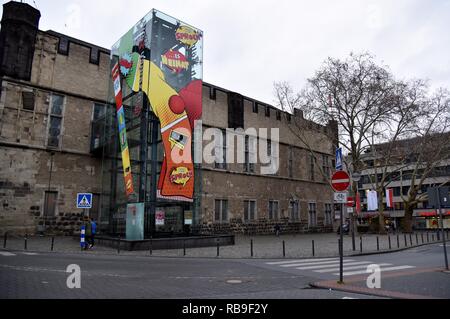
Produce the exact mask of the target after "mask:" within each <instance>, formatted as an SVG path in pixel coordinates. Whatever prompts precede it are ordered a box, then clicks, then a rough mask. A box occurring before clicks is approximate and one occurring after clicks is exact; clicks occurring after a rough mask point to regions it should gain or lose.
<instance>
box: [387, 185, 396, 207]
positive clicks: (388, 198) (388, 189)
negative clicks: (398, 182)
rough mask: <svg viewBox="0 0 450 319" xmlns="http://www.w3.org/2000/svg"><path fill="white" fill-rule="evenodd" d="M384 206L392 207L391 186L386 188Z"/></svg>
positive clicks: (392, 192)
mask: <svg viewBox="0 0 450 319" xmlns="http://www.w3.org/2000/svg"><path fill="white" fill-rule="evenodd" d="M386 207H389V208H392V207H394V190H393V189H392V188H386Z"/></svg>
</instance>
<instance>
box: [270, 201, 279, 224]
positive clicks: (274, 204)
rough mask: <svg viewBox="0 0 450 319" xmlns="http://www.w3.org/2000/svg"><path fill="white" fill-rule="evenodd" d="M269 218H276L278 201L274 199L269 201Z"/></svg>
mask: <svg viewBox="0 0 450 319" xmlns="http://www.w3.org/2000/svg"><path fill="white" fill-rule="evenodd" d="M269 219H270V220H278V201H276V200H270V201H269Z"/></svg>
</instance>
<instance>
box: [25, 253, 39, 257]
mask: <svg viewBox="0 0 450 319" xmlns="http://www.w3.org/2000/svg"><path fill="white" fill-rule="evenodd" d="M22 254H24V255H27V256H36V255H38V254H37V253H22Z"/></svg>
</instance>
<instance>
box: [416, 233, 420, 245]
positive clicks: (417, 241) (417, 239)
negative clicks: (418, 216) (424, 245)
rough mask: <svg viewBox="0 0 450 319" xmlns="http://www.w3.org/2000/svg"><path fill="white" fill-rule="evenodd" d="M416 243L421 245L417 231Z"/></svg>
mask: <svg viewBox="0 0 450 319" xmlns="http://www.w3.org/2000/svg"><path fill="white" fill-rule="evenodd" d="M416 245H419V235H418V234H417V233H416Z"/></svg>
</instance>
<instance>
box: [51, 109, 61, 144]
mask: <svg viewBox="0 0 450 319" xmlns="http://www.w3.org/2000/svg"><path fill="white" fill-rule="evenodd" d="M61 121H62V119H61V118H60V117H53V116H51V117H50V127H49V131H48V145H49V146H59V135H60V134H61Z"/></svg>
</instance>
